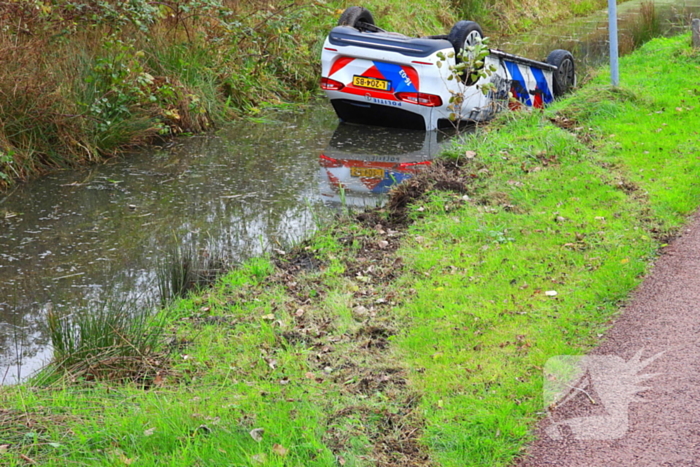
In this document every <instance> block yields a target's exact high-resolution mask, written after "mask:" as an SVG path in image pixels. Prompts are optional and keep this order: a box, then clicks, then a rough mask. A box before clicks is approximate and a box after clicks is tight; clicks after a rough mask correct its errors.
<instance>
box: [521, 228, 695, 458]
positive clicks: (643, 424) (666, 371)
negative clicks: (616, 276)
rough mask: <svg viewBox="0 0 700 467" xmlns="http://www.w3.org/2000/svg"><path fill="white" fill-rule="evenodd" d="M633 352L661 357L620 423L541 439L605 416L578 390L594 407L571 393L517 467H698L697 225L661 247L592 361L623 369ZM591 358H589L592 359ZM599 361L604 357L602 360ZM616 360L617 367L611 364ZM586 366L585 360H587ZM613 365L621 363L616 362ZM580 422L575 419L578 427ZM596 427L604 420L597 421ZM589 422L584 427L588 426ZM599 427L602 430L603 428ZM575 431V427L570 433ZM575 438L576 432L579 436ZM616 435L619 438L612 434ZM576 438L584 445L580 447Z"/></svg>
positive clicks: (649, 368)
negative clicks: (610, 360)
mask: <svg viewBox="0 0 700 467" xmlns="http://www.w3.org/2000/svg"><path fill="white" fill-rule="evenodd" d="M640 349H643V353H642V359H646V358H649V357H651V356H653V355H656V354H657V353H659V352H664V353H663V355H661V356H659V357H658V358H657V359H656V360H655V361H653V362H652V363H650V364H649V365H648V366H647V367H646V368H645V369H643V370H642V371H641V372H640V374H647V373H658V375H657V376H656V377H654V378H651V379H648V380H647V381H645V382H644V383H643V384H642V385H643V386H646V387H649V389H647V390H646V391H643V392H640V393H638V394H637V396H636V397H637V400H639V401H640V402H631V403H629V404H626V405H627V410H626V412H627V415H628V418H627V422H628V423H627V424H626V425H625V419H624V417H622V418H620V417H618V419H617V420H616V421H615V422H616V423H617V426H615V422H611V423H610V424H609V425H610V426H608V427H605V428H601V429H599V430H597V431H595V432H596V433H598V437H601V438H606V437H608V438H611V437H614V436H616V435H615V434H614V433H613V430H614V429H615V428H617V429H618V430H621V431H622V432H623V433H622V435H621V436H620V437H618V439H602V440H601V439H598V440H595V439H590V438H591V433H592V432H591V431H588V432H586V433H584V434H583V435H578V438H579V439H577V434H576V431H574V430H572V428H570V427H568V426H567V427H562V426H559V433H561V436H562V438H561V439H559V440H555V439H552V438H551V437H550V436H549V435H548V434H547V431H546V430H547V427H550V432H551V431H552V430H553V429H555V428H557V427H553V426H552V423H553V422H552V421H553V420H554V421H561V420H566V419H569V420H570V419H571V418H572V417H585V416H591V415H593V416H596V415H597V416H602V417H605V416H607V415H609V413H607V411H606V410H603V408H602V407H601V399H600V397H601V396H604V394H599V393H600V392H605V391H606V390H608V389H609V388H606V387H604V388H602V390H601V391H596V389H595V387H594V386H595V385H594V384H590V385H589V386H588V387H587V388H586V390H587V391H588V392H589V393H590V394H591V396H592V398H593V399H594V400H596V401H598V403H597V405H596V406H594V405H592V404H591V403H590V401H589V399H588V398H587V397H586V396H585V395H583V394H582V393H580V392H578V393H577V394H578V395H576V396H574V397H573V399H571V400H570V401H568V402H567V403H565V404H563V405H560V407H558V408H557V409H556V410H554V411H553V414H552V418H550V419H545V420H543V421H542V423H540V425H539V428H538V430H537V437H538V441H536V442H535V443H534V444H533V445H532V446H531V447H530V451H529V455H528V456H527V457H525V458H523V459H521V461H520V463H519V464H518V465H519V466H522V467H525V466H528V467H531V466H532V467H534V466H566V467H575V466H586V467H615V466H633V467H646V466H674V467H675V466H700V217H698V216H696V217H695V219H694V220H693V221H692V223H691V224H690V225H689V226H688V228H686V229H685V230H684V231H683V234H682V236H681V237H679V238H678V239H676V240H675V241H674V242H673V243H672V244H671V245H670V246H668V247H667V248H666V249H665V251H664V254H663V255H662V256H661V257H660V258H659V259H658V261H657V263H656V265H655V267H654V269H653V270H652V272H651V275H650V276H649V277H647V278H646V279H645V281H644V282H643V284H642V285H641V286H640V288H639V289H638V290H637V291H636V292H635V293H634V295H633V297H632V301H631V302H630V303H629V305H628V306H627V307H626V308H625V309H624V310H623V314H622V315H621V316H620V317H619V318H618V320H617V321H616V323H615V325H614V326H613V327H612V329H610V331H609V332H608V334H607V335H606V337H605V339H604V341H603V342H602V344H601V346H600V347H599V348H597V349H596V350H595V351H594V352H593V354H595V355H600V356H610V355H613V356H619V357H622V359H624V360H625V361H629V360H630V359H631V358H632V357H633V356H634V355H635V354H636V353H637V352H638V351H639V350H640ZM595 358H596V357H594V359H595ZM606 358H607V357H606ZM618 360H619V359H618ZM591 361H593V360H591ZM619 361H621V360H619ZM579 420H581V419H579ZM600 420H604V419H603V418H600ZM589 421H590V419H589ZM603 425H604V424H603ZM574 428H575V427H574ZM579 433H580V431H579ZM618 434H620V433H618ZM581 438H584V439H581Z"/></svg>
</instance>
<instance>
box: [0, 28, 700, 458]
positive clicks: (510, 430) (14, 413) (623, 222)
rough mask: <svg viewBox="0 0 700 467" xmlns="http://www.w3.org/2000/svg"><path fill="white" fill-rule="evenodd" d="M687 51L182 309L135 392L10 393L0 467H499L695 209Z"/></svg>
mask: <svg viewBox="0 0 700 467" xmlns="http://www.w3.org/2000/svg"><path fill="white" fill-rule="evenodd" d="M688 42H689V37H688V36H684V37H682V38H678V39H660V40H654V41H652V42H651V43H649V44H647V45H646V46H644V47H643V48H642V49H641V50H640V51H638V52H636V53H634V54H632V55H631V56H628V57H625V58H624V59H623V60H622V62H621V63H622V67H621V70H622V76H621V79H622V83H623V84H624V87H623V88H621V89H610V88H609V87H608V86H607V80H608V79H609V78H608V77H607V76H606V73H605V71H603V72H601V73H600V75H599V76H598V77H597V78H595V80H594V81H593V82H592V83H590V84H588V85H586V87H584V89H582V90H580V91H579V92H577V93H576V94H575V95H573V96H571V97H570V98H568V99H566V100H564V101H561V102H559V103H557V104H556V105H555V106H553V107H552V108H550V109H548V110H547V111H545V112H539V111H538V112H522V113H512V114H506V115H503V116H502V118H501V119H500V120H499V121H497V122H495V124H494V125H491V126H489V127H487V128H486V129H485V130H484V131H480V132H478V133H477V134H475V135H472V136H467V137H465V139H464V140H463V141H462V142H460V143H458V144H455V145H454V146H453V147H452V148H451V149H450V150H449V151H448V152H447V153H446V155H445V156H446V159H445V161H444V162H443V163H440V164H436V165H437V166H438V168H437V169H435V170H434V171H432V172H425V173H423V174H422V175H421V176H419V177H418V178H416V179H413V181H412V182H411V183H410V184H408V185H405V186H404V187H402V188H400V189H399V190H397V192H396V194H395V195H394V196H395V198H394V200H393V204H390V205H389V206H388V207H386V208H382V209H379V210H375V211H372V212H369V213H363V214H360V215H358V216H357V217H356V218H355V220H354V221H352V222H342V223H337V224H334V225H332V226H328V227H326V228H324V229H322V230H321V231H320V232H319V233H318V234H317V235H315V236H314V237H313V238H311V239H309V240H307V241H305V242H302V243H301V244H299V245H298V246H297V247H296V248H295V249H294V250H293V251H290V252H288V253H286V254H285V255H282V256H278V257H276V258H275V259H271V258H258V259H254V260H251V261H250V262H248V263H246V264H245V265H243V266H242V267H240V268H238V269H236V270H235V271H232V272H230V273H228V274H226V275H224V276H223V277H221V278H220V279H219V280H218V281H217V282H216V283H215V285H214V287H213V288H212V289H210V290H208V291H206V292H204V293H201V294H199V295H189V296H187V297H186V298H184V299H182V300H179V301H176V302H175V303H174V304H173V305H172V306H171V307H170V308H169V309H168V310H169V311H168V315H167V320H166V323H167V324H165V325H163V326H162V327H164V328H165V329H167V330H168V333H169V337H168V340H167V342H168V344H169V345H168V349H169V353H168V355H169V357H170V358H169V360H168V363H169V367H168V369H167V371H166V372H163V373H162V377H161V378H159V379H157V382H156V380H155V379H154V381H153V384H151V385H150V386H149V387H148V388H147V389H146V390H145V389H144V386H143V385H141V384H139V383H138V382H129V381H126V382H122V383H121V384H117V383H116V382H109V381H96V382H91V383H90V384H70V382H69V381H66V380H64V381H63V382H62V384H61V385H53V386H50V387H48V388H40V387H38V386H37V385H36V383H34V382H30V383H28V384H26V385H21V386H17V387H12V388H2V389H1V390H0V404H2V407H4V409H3V411H2V412H0V417H4V418H3V420H6V421H7V423H6V424H3V425H1V426H3V428H2V429H3V430H4V431H3V439H7V440H8V441H7V443H8V446H5V447H4V448H1V449H0V456H2V457H0V460H2V461H3V462H5V463H6V464H7V465H13V466H14V465H23V464H24V463H26V462H27V461H26V459H24V458H22V457H21V456H25V457H28V458H30V459H32V460H34V461H36V462H37V463H41V464H42V465H66V464H69V463H77V464H82V465H109V464H117V465H119V464H130V463H131V464H135V463H138V464H141V465H163V464H166V465H173V466H177V465H183V466H185V465H187V466H189V465H195V464H212V465H224V464H232V465H270V466H287V465H289V466H291V465H304V466H329V465H341V466H387V467H389V466H428V465H435V466H437V465H442V466H465V465H469V466H472V465H485V466H486V465H488V466H493V465H509V464H510V463H512V462H513V460H514V459H515V458H516V457H517V456H519V455H520V454H522V452H523V450H524V449H525V446H526V443H527V442H528V440H530V439H531V438H530V437H531V435H530V430H531V428H532V426H533V423H534V422H536V421H537V420H538V419H539V417H541V416H542V410H543V407H542V405H543V402H542V396H541V394H542V368H543V365H544V363H545V362H546V360H547V359H548V358H550V357H553V356H557V355H563V354H580V353H582V352H585V351H586V350H588V349H590V348H591V347H592V346H594V345H595V344H596V343H597V342H598V340H599V338H600V337H601V336H602V335H604V333H605V330H606V329H607V328H608V327H609V326H610V325H611V323H612V322H613V321H614V318H615V316H616V314H617V313H618V312H619V309H620V305H621V304H623V303H624V301H625V299H626V298H627V297H628V296H629V293H630V291H631V290H633V288H634V287H635V286H636V285H637V284H638V283H639V282H640V281H641V279H642V277H643V276H644V274H645V272H646V271H648V268H649V267H650V264H651V263H652V262H653V259H654V258H655V256H656V255H657V253H658V249H659V247H660V246H662V245H663V244H664V243H665V242H667V241H668V239H669V238H670V237H672V236H673V235H674V233H675V232H677V230H678V229H679V228H680V226H682V225H683V223H684V221H685V216H687V215H688V214H690V213H691V212H692V211H693V210H694V209H696V208H697V206H698V199H700V197H699V196H698V195H700V185H698V184H697V183H696V180H697V179H698V175H700V173H699V172H700V163H699V162H698V160H697V158H696V154H697V144H698V136H697V134H696V133H695V128H697V123H698V110H697V109H698V104H699V103H698V99H699V98H700V96H699V95H698V93H697V90H696V87H697V86H696V84H695V82H694V80H693V78H692V76H693V75H694V74H693V73H689V70H688V68H691V69H695V68H698V67H700V58H699V56H698V53H697V51H692V50H691V49H690V48H689V47H688V45H687V44H688ZM650 90H653V91H654V92H653V93H652V92H650ZM0 446H1V445H0Z"/></svg>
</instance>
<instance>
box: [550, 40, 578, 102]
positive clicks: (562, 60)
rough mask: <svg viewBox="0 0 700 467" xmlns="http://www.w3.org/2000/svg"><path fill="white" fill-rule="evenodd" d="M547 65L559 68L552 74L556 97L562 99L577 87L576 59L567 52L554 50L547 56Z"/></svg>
mask: <svg viewBox="0 0 700 467" xmlns="http://www.w3.org/2000/svg"><path fill="white" fill-rule="evenodd" d="M547 63H549V64H550V65H554V66H555V67H557V69H556V71H554V73H553V74H552V81H553V82H552V84H553V87H554V97H560V96H563V95H564V94H566V93H567V92H569V91H570V90H571V89H572V88H573V87H574V86H576V67H575V66H574V57H573V55H571V53H570V52H568V51H566V50H561V49H557V50H553V51H552V52H551V53H550V54H549V55H548V56H547Z"/></svg>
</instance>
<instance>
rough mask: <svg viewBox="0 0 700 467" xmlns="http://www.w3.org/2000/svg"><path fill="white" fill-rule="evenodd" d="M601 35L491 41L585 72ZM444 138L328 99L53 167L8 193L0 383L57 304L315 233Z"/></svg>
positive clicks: (633, 19) (689, 12)
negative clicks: (322, 220) (369, 119)
mask: <svg viewBox="0 0 700 467" xmlns="http://www.w3.org/2000/svg"><path fill="white" fill-rule="evenodd" d="M619 9H620V16H621V20H620V30H621V36H622V37H621V39H620V43H621V47H622V48H623V49H624V48H629V49H631V47H632V45H630V44H634V43H635V40H636V39H635V37H638V36H640V34H641V33H640V31H641V29H640V22H644V21H643V15H642V14H641V13H640V2H628V3H625V4H623V5H620V6H619ZM655 10H656V14H657V25H656V26H654V27H655V28H659V29H662V30H664V31H668V30H679V29H682V28H687V26H686V25H688V24H689V23H690V17H691V16H693V14H694V15H695V16H696V17H697V16H700V0H693V1H687V2H684V1H680V2H678V1H677V2H661V1H658V2H656V8H655ZM486 34H487V35H489V31H486ZM490 35H492V36H494V35H493V34H490ZM606 41H607V16H606V14H605V12H601V13H600V14H597V15H593V16H591V17H589V18H584V19H579V20H576V21H573V22H572V21H568V22H566V23H561V24H555V25H553V26H550V27H548V28H547V29H545V30H540V31H536V32H534V33H532V34H529V35H518V36H513V37H500V38H498V37H495V36H494V39H493V42H492V45H495V46H496V47H499V48H502V49H503V50H506V51H508V52H512V53H517V54H521V55H524V56H527V57H531V58H535V59H542V58H544V57H546V55H547V53H548V52H549V51H551V50H553V49H556V48H564V49H568V50H571V51H572V52H573V53H574V56H575V58H576V60H577V63H578V64H579V69H580V70H582V69H583V67H584V66H585V65H599V64H601V63H605V62H606V61H607V42H606ZM623 51H624V50H623ZM443 140H444V138H443V137H442V136H441V135H437V134H435V133H428V134H426V133H415V132H411V133H405V132H400V131H396V130H377V129H371V128H358V127H351V126H346V125H338V123H337V120H336V117H335V115H334V113H333V112H332V110H331V109H330V106H329V105H328V104H327V103H326V102H324V101H320V102H319V103H318V104H316V105H314V106H312V108H310V109H308V110H307V111H303V112H296V113H290V112H279V111H277V112H266V113H265V114H264V117H263V118H261V119H257V120H253V121H247V122H239V123H236V124H233V125H231V126H230V127H227V128H226V129H225V130H222V131H220V132H218V133H217V134H216V135H214V136H206V137H195V138H189V139H181V140H177V141H176V142H175V143H174V144H170V145H168V146H165V147H159V148H149V149H146V150H143V151H140V152H139V153H137V154H132V155H130V156H129V157H127V158H125V159H123V160H114V161H111V162H110V163H108V164H106V165H102V166H99V167H95V168H92V169H90V170H89V171H81V172H74V171H67V172H57V173H53V174H51V175H50V176H47V177H44V178H42V179H40V180H37V181H35V182H33V183H30V184H27V185H22V186H20V187H19V188H17V189H16V190H15V191H13V192H11V193H8V194H6V195H3V197H0V382H3V383H5V384H8V383H13V382H16V381H18V380H21V379H22V378H23V377H26V376H27V375H28V374H30V373H32V372H33V371H35V370H36V369H38V368H39V367H40V366H41V365H42V363H43V362H44V361H45V360H46V359H48V358H50V346H49V343H48V342H47V340H48V338H47V335H46V330H45V328H44V324H43V323H44V320H45V316H46V313H47V310H48V309H49V308H54V309H57V310H62V311H71V310H74V309H77V308H79V307H83V306H87V305H88V304H89V303H90V302H91V301H93V302H95V301H96V302H99V301H104V300H105V299H106V297H107V296H117V297H122V298H124V299H125V300H129V301H140V302H144V301H146V300H148V299H149V298H153V290H154V282H155V264H156V263H157V262H158V260H159V258H162V257H163V255H164V252H165V251H167V250H168V249H169V248H170V247H172V246H173V245H176V244H184V243H187V244H196V245H202V246H203V247H208V248H212V247H214V248H216V249H218V250H220V251H225V252H227V254H229V255H232V256H233V259H234V260H244V259H245V258H248V257H250V256H252V255H257V254H260V253H261V252H263V251H266V250H269V249H271V248H282V249H284V248H285V247H286V246H287V245H289V244H290V243H293V242H295V241H297V240H298V239H300V238H302V237H303V236H304V235H306V234H307V233H308V232H309V231H310V230H313V228H314V227H315V225H316V220H317V218H318V216H319V215H322V213H323V212H324V206H332V207H337V206H339V205H367V204H369V205H371V204H376V202H377V197H378V196H381V195H382V193H385V192H386V189H387V188H388V186H389V185H390V182H395V181H398V180H401V179H402V178H405V177H408V176H410V175H411V174H412V173H413V172H414V171H415V170H416V169H417V167H418V166H419V165H420V163H421V162H423V161H425V160H426V159H429V158H430V157H431V156H432V155H434V154H435V153H436V152H437V150H438V148H439V147H440V144H441V143H443ZM358 167H360V168H359V169H358ZM358 170H360V171H363V170H382V171H383V173H384V175H383V176H382V177H367V176H366V175H371V174H370V173H369V172H361V173H360V172H358ZM358 174H359V175H363V176H365V177H364V182H363V181H361V180H360V179H361V177H358ZM372 178H374V181H370V182H367V180H369V179H372ZM339 183H340V184H343V185H344V186H345V187H346V189H345V190H339V189H338V184H339Z"/></svg>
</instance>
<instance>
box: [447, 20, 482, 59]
mask: <svg viewBox="0 0 700 467" xmlns="http://www.w3.org/2000/svg"><path fill="white" fill-rule="evenodd" d="M483 38H484V32H483V31H482V30H481V26H479V24H478V23H475V22H474V21H460V22H458V23H457V24H455V25H454V26H453V27H452V29H451V30H450V34H449V35H448V36H447V40H448V41H450V44H452V47H454V49H455V53H457V54H459V52H460V51H461V50H467V47H473V46H475V45H476V44H477V43H479V42H481V40H482V39H483Z"/></svg>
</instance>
